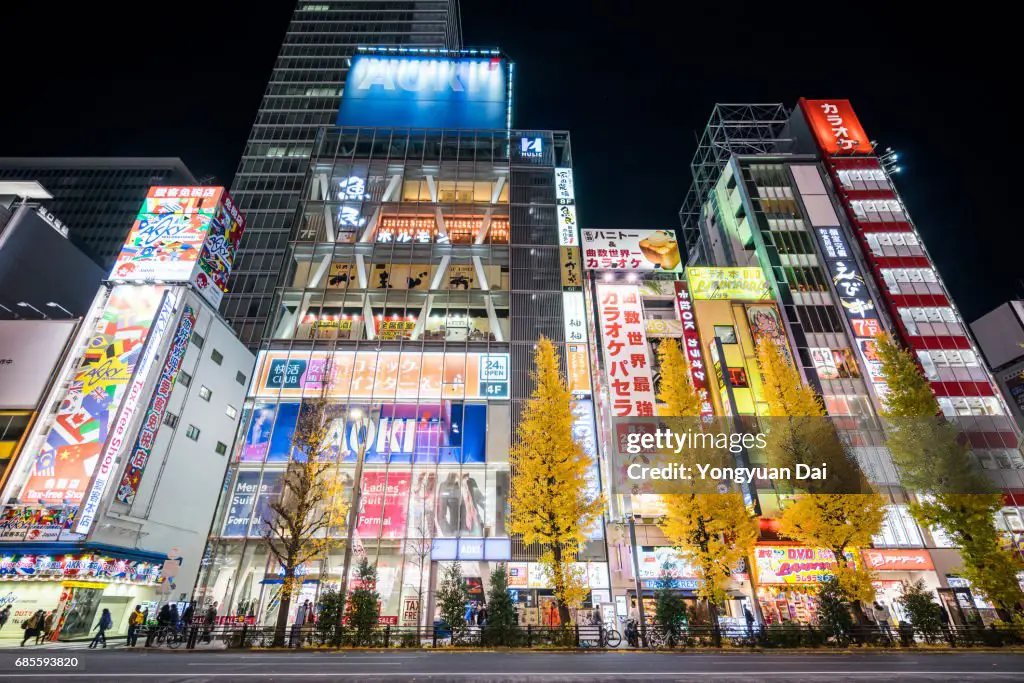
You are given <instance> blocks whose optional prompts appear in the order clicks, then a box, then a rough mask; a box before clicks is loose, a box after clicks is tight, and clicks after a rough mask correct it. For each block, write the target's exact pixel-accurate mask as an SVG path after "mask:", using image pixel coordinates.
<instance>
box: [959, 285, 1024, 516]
mask: <svg viewBox="0 0 1024 683" xmlns="http://www.w3.org/2000/svg"><path fill="white" fill-rule="evenodd" d="M971 331H972V332H974V337H975V338H976V339H977V340H978V346H980V347H981V352H982V354H984V356H985V361H986V362H987V363H988V366H989V368H991V369H992V374H993V375H995V378H996V381H997V382H998V383H999V387H1000V388H1001V389H1002V390H1003V397H1004V398H1005V399H1006V401H1007V403H1008V404H1009V406H1010V410H1012V411H1013V415H1014V417H1015V418H1016V420H1017V424H1018V425H1021V426H1022V427H1024V301H1020V300H1015V301H1008V302H1006V303H1005V304H1003V305H1002V306H1000V307H999V308H996V309H994V310H992V311H989V312H988V313H986V314H985V315H983V316H981V317H980V318H978V319H977V320H975V321H974V322H973V323H971ZM1022 531H1024V530H1022Z"/></svg>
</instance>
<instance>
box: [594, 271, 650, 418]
mask: <svg viewBox="0 0 1024 683" xmlns="http://www.w3.org/2000/svg"><path fill="white" fill-rule="evenodd" d="M597 301H598V306H599V308H600V320H599V329H600V331H601V342H602V346H603V348H604V360H605V372H606V373H607V381H608V388H609V390H610V393H611V403H612V405H611V409H612V413H613V415H614V416H615V417H653V416H654V403H655V396H654V380H653V376H652V373H651V361H650V354H649V353H648V348H647V334H646V332H645V330H644V321H643V310H642V306H641V303H640V289H639V287H637V286H636V285H613V284H598V286H597Z"/></svg>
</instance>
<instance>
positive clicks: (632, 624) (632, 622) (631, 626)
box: [626, 599, 640, 647]
mask: <svg viewBox="0 0 1024 683" xmlns="http://www.w3.org/2000/svg"><path fill="white" fill-rule="evenodd" d="M639 635H640V610H639V609H638V608H637V604H636V600H635V599H634V600H633V601H632V606H631V607H630V608H629V616H628V617H627V618H626V642H628V643H629V644H630V645H632V646H633V647H640V638H639Z"/></svg>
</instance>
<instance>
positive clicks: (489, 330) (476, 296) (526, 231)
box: [200, 49, 610, 626]
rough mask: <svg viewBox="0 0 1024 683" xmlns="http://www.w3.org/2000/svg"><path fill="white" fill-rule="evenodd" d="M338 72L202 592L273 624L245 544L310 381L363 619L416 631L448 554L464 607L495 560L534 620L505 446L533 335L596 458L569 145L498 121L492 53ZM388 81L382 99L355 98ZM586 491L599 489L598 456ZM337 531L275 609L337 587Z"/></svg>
mask: <svg viewBox="0 0 1024 683" xmlns="http://www.w3.org/2000/svg"><path fill="white" fill-rule="evenodd" d="M350 73H351V74H354V75H353V76H352V79H353V80H352V81H350V83H349V86H348V87H347V88H346V96H345V98H344V99H343V100H342V105H341V112H340V114H339V122H340V125H339V126H331V127H325V128H322V129H321V130H320V131H318V133H317V136H316V138H315V142H314V143H312V146H311V150H310V155H309V159H308V160H306V161H305V162H304V164H305V167H303V168H301V169H300V170H299V172H298V174H297V177H298V178H300V179H302V184H301V187H300V192H299V194H298V195H297V201H298V211H297V212H296V220H297V223H296V224H294V225H293V226H292V227H291V232H290V234H289V235H288V236H287V241H286V242H285V251H284V263H283V265H282V267H281V269H280V272H279V273H278V272H275V273H274V274H273V276H272V278H275V279H277V282H278V285H277V288H276V290H275V292H274V295H273V298H272V300H271V301H270V304H271V307H270V310H271V311H272V316H271V320H270V324H269V325H267V326H266V328H265V333H264V334H263V337H262V339H261V341H260V347H259V352H258V355H257V362H256V369H255V371H254V375H253V381H252V382H251V384H250V390H249V398H248V400H247V402H246V405H245V410H244V414H243V422H242V425H241V426H240V431H239V437H238V439H237V443H236V448H235V452H234V453H233V454H232V464H231V471H230V472H229V474H228V478H227V479H226V480H225V486H224V490H223V492H222V497H221V504H220V510H219V512H218V514H217V516H216V518H215V520H214V526H213V530H212V538H211V541H210V545H209V547H208V551H207V552H208V558H207V563H206V566H207V570H206V572H205V576H204V578H203V579H202V580H201V587H200V590H201V591H202V593H201V594H200V595H201V597H202V598H203V599H205V600H207V601H217V602H218V603H219V604H220V605H221V606H222V609H224V610H230V614H232V615H235V614H240V613H241V614H247V615H252V617H253V620H255V621H258V622H259V623H261V624H273V623H275V620H276V618H277V615H276V612H277V609H278V598H279V593H280V586H281V580H282V579H281V575H282V571H283V570H282V567H281V566H280V565H279V563H278V562H277V560H276V559H275V557H274V556H273V555H272V554H271V553H270V552H269V551H268V545H267V542H266V540H265V539H264V538H263V536H264V532H265V529H266V528H267V523H268V522H269V521H272V520H273V518H274V513H272V512H271V511H270V509H269V507H268V506H269V504H270V502H271V501H273V500H274V498H275V497H276V496H278V495H279V494H280V492H281V487H282V481H283V477H284V475H285V472H286V471H287V468H288V467H289V462H294V461H295V459H296V458H297V457H298V455H299V451H297V450H295V444H294V443H293V440H292V435H293V433H294V431H295V429H296V424H297V421H299V420H302V401H303V400H305V399H309V398H312V397H315V396H320V395H321V392H322V391H326V394H327V399H328V401H329V402H330V404H331V414H332V415H333V422H332V428H331V429H332V433H331V437H330V444H331V445H330V453H331V454H332V455H331V457H332V458H337V460H336V462H337V463H338V468H339V470H340V473H339V474H337V475H336V476H338V477H341V478H342V479H343V480H345V481H348V482H353V481H356V480H357V479H358V478H359V477H360V474H359V472H360V470H361V471H362V474H361V482H362V485H361V489H362V494H361V496H362V505H361V506H360V507H359V508H358V509H359V514H358V517H357V518H356V520H355V523H354V527H353V528H352V529H351V530H350V531H351V533H353V534H354V543H353V545H352V546H351V547H352V548H353V550H354V552H355V559H354V560H353V562H352V564H350V569H351V570H352V571H354V568H355V561H358V559H359V558H360V557H365V558H366V559H367V560H368V561H369V562H370V563H371V564H375V565H376V568H377V576H378V579H377V592H378V593H379V594H380V595H381V618H382V620H384V621H386V622H387V623H392V624H401V625H405V626H415V625H418V624H419V625H428V624H430V623H432V620H433V618H434V616H435V613H436V612H435V609H434V608H435V605H434V601H433V595H434V591H435V588H436V586H437V585H438V581H439V577H440V575H441V573H442V570H443V568H444V566H445V565H446V564H447V563H449V562H453V561H461V562H462V566H463V572H464V573H465V575H466V576H467V585H468V586H469V589H470V597H471V599H472V600H473V601H474V602H475V603H477V604H479V603H480V602H482V600H483V593H484V591H485V590H486V588H487V585H488V582H489V576H490V572H491V570H492V569H493V567H494V566H495V563H497V562H501V561H506V562H510V565H509V566H510V574H511V575H512V577H513V578H512V579H511V583H512V584H513V585H514V586H515V587H516V588H517V590H518V593H517V594H518V596H519V599H520V607H521V609H522V614H523V615H524V616H523V619H524V620H525V621H524V622H523V623H534V624H539V623H542V621H543V620H544V619H549V618H550V612H551V611H550V609H547V608H548V607H550V603H551V600H552V592H551V588H550V586H548V585H547V584H546V581H545V577H544V574H543V572H542V571H541V570H540V567H539V565H538V564H537V562H536V560H537V559H538V553H537V550H536V548H533V547H524V545H523V544H522V543H521V542H520V541H518V540H517V539H514V538H512V537H511V535H510V533H509V530H508V527H507V512H508V502H507V501H508V496H509V491H510V487H511V485H512V484H511V481H512V477H511V474H512V473H511V472H510V465H509V451H510V448H511V446H512V443H513V440H514V438H515V437H514V434H515V433H516V431H517V424H518V419H519V414H520V411H521V410H522V407H523V404H524V402H525V401H526V399H528V398H529V397H530V394H531V392H532V389H533V386H532V380H531V378H530V371H531V369H532V365H533V359H532V356H533V351H534V346H535V344H536V342H537V340H538V339H539V338H540V337H541V335H544V336H546V337H548V338H549V339H551V340H552V341H553V342H554V343H555V344H556V346H557V348H558V349H559V351H560V353H561V354H562V356H563V358H567V359H568V368H569V370H570V376H571V381H572V388H573V390H574V391H575V392H576V398H577V401H576V405H575V407H576V411H577V417H578V421H577V430H578V434H579V436H580V438H581V439H583V440H584V441H585V443H586V444H587V449H588V451H589V452H590V454H591V455H596V453H595V452H594V446H595V444H596V438H595V425H594V422H595V418H594V403H593V394H592V390H591V382H590V370H589V362H588V354H587V350H586V346H585V345H586V340H587V333H586V325H585V322H584V316H585V314H584V310H583V293H582V288H581V277H580V271H579V253H578V245H579V236H578V232H577V226H576V208H575V199H574V192H573V183H572V155H571V149H570V144H569V135H568V133H566V132H559V131H532V130H531V131H522V130H515V129H509V128H507V127H506V126H507V121H508V107H509V96H510V89H509V87H508V86H509V84H510V82H511V66H510V65H509V64H508V62H507V60H505V58H504V57H503V56H502V55H500V54H499V53H498V52H497V51H492V50H485V51H481V50H463V51H445V50H429V51H425V50H409V51H402V52H397V51H392V50H384V49H374V50H369V49H367V50H363V51H361V55H360V56H359V57H357V58H356V59H355V60H354V61H353V66H352V71H351V72H350ZM398 74H401V79H402V82H403V83H404V84H405V85H404V86H403V87H402V88H400V89H398V90H395V89H391V88H386V87H373V88H366V89H364V88H362V87H361V84H365V83H376V84H378V85H380V86H383V85H384V84H385V83H390V82H392V79H394V78H395V77H396V76H397V75H398ZM356 78H358V79H359V81H358V82H356V81H355V79H356ZM428 82H429V87H428V86H427V85H426V84H427V83H428ZM417 83H418V84H420V85H422V86H423V87H422V88H419V87H414V84H417ZM453 84H454V85H453ZM420 90H422V91H424V92H426V91H429V92H431V93H432V96H431V97H429V98H419V97H418V96H417V94H416V93H417V91H420ZM350 95H351V97H350ZM364 95H367V96H369V99H368V100H364V99H362V96H364ZM438 104H440V105H441V106H437V105H438ZM467 112H477V113H480V114H481V115H480V116H479V117H477V116H468V115H466V116H464V115H463V114H466V113H467ZM371 119H375V120H377V121H378V125H377V127H355V126H349V125H348V122H349V121H369V120H371ZM414 122H415V123H418V124H420V126H422V127H416V126H415V125H414ZM431 124H434V125H431ZM437 124H446V125H448V126H450V127H445V125H437ZM383 126H386V127H383ZM574 250H575V251H574ZM261 329H262V328H261ZM324 387H326V388H324ZM367 420H368V423H367V422H366V421H367ZM367 424H368V429H366V431H365V432H364V431H363V427H365V426H367ZM361 446H362V447H363V448H364V449H365V450H362V449H361V448H360V447H361ZM361 451H362V455H361ZM360 462H362V463H363V464H364V465H365V467H362V466H361V465H360ZM592 482H593V487H594V490H595V493H596V489H597V487H598V486H599V477H598V474H597V469H596V466H595V468H594V470H593V477H592ZM344 495H345V496H352V493H351V486H349V488H348V490H347V491H346V492H345V494H344ZM347 500H348V498H347ZM354 504H355V503H353V505H354ZM346 531H349V530H346V529H345V527H344V525H343V524H337V525H332V526H331V527H330V529H329V530H328V532H327V533H328V538H329V540H330V542H329V544H328V549H327V550H326V551H325V552H323V553H322V554H321V555H319V556H317V557H316V558H315V559H313V560H311V561H310V562H309V563H308V565H307V566H304V567H301V568H300V570H299V574H301V575H306V576H309V577H313V576H316V577H319V578H318V579H317V580H316V581H305V582H304V583H303V584H302V588H301V592H300V594H299V595H297V596H295V599H294V600H293V602H292V604H291V609H292V611H293V612H294V611H295V610H297V609H298V605H299V604H301V603H302V602H303V601H305V600H307V599H308V600H312V601H313V602H314V603H315V602H316V599H317V596H318V593H319V591H321V590H322V589H323V588H324V587H326V586H329V585H334V586H338V585H339V584H341V583H342V582H343V577H344V573H345V535H346ZM603 538H604V528H603V524H601V525H598V526H597V527H596V528H594V529H591V530H590V539H591V540H590V542H589V543H588V544H587V547H586V550H585V552H584V554H583V555H582V556H580V557H579V558H578V560H579V561H580V562H581V563H583V568H584V569H585V570H587V572H588V577H589V580H590V585H591V587H592V588H593V589H594V591H593V593H592V594H591V595H590V596H588V597H589V599H591V600H593V601H594V602H596V603H601V604H610V595H609V594H608V590H607V589H608V574H607V564H606V551H605V544H604V541H603ZM350 576H351V574H350ZM348 585H349V587H350V588H351V587H352V584H351V583H349V584H348ZM239 610H242V611H241V612H240V611H239Z"/></svg>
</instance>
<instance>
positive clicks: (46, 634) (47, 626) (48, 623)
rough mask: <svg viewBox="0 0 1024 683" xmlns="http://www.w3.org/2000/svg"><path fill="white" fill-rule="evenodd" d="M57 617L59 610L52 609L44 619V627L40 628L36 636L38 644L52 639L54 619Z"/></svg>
mask: <svg viewBox="0 0 1024 683" xmlns="http://www.w3.org/2000/svg"><path fill="white" fill-rule="evenodd" d="M56 618H57V610H55V609H54V610H50V613H49V614H47V615H46V617H45V618H44V619H43V627H42V628H41V629H40V630H39V635H37V636H36V645H38V644H39V643H41V642H43V641H44V640H49V639H50V634H51V633H53V621H54V619H56Z"/></svg>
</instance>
